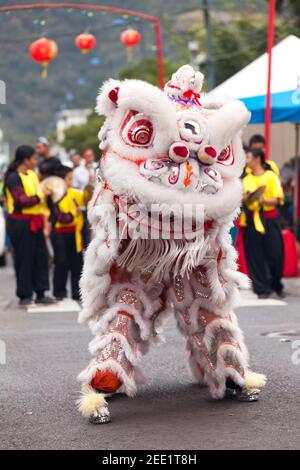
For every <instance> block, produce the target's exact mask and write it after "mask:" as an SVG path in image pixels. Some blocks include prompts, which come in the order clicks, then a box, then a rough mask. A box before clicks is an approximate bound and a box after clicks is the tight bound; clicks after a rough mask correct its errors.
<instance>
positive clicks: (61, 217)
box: [51, 165, 84, 300]
mask: <svg viewBox="0 0 300 470" xmlns="http://www.w3.org/2000/svg"><path fill="white" fill-rule="evenodd" d="M56 174H57V176H59V177H61V178H63V179H64V180H65V183H66V186H67V193H66V195H65V196H64V197H63V199H61V200H60V201H59V202H58V203H57V204H56V205H55V209H54V228H53V231H52V234H51V241H52V245H53V249H54V275H53V294H54V296H55V298H56V299H57V300H62V299H64V298H65V297H67V280H68V275H69V274H70V275H71V294H72V299H74V300H79V299H80V294H79V279H80V275H81V271H82V264H83V254H82V252H83V241H82V229H83V224H84V219H83V212H82V211H83V206H84V198H83V192H82V191H79V190H77V189H74V188H72V179H73V171H72V168H69V167H67V166H64V165H61V167H60V168H59V169H58V170H57V172H56Z"/></svg>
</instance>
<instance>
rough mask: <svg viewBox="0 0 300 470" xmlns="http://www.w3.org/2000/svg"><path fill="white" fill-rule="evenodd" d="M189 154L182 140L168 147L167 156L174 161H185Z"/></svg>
mask: <svg viewBox="0 0 300 470" xmlns="http://www.w3.org/2000/svg"><path fill="white" fill-rule="evenodd" d="M189 156H190V151H189V149H188V147H187V146H186V145H185V144H183V143H182V142H175V143H174V144H172V145H171V147H170V149H169V157H170V158H171V160H173V161H174V162H176V163H183V162H185V161H186V160H187V159H188V158H189Z"/></svg>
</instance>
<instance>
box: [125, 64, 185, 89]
mask: <svg viewBox="0 0 300 470" xmlns="http://www.w3.org/2000/svg"><path fill="white" fill-rule="evenodd" d="M180 65H182V64H175V63H172V62H170V61H168V60H165V61H164V68H165V80H166V81H167V80H168V79H169V78H170V77H171V75H172V73H174V72H175V71H176V70H177V69H178V67H180ZM124 78H136V79H138V80H145V81H146V82H149V83H152V84H153V85H157V86H158V76H157V62H156V58H154V57H148V58H147V59H145V60H143V61H141V62H139V63H138V64H135V65H133V66H131V67H127V68H125V69H123V70H121V72H120V73H119V79H120V80H124Z"/></svg>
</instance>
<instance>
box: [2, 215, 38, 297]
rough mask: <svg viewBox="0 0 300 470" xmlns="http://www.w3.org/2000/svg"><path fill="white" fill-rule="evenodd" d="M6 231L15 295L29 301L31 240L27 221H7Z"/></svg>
mask: <svg viewBox="0 0 300 470" xmlns="http://www.w3.org/2000/svg"><path fill="white" fill-rule="evenodd" d="M7 231H8V234H9V237H10V240H11V243H12V246H13V250H14V252H13V256H14V267H15V272H16V281H17V289H16V294H17V296H18V297H19V299H20V300H23V299H31V298H32V294H33V283H32V259H33V258H32V239H33V233H32V232H31V231H30V229H29V221H28V220H15V219H13V218H11V217H8V219H7Z"/></svg>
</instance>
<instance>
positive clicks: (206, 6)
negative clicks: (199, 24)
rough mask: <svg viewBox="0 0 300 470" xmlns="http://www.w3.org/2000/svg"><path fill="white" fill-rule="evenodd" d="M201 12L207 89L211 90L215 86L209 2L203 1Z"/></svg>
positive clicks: (207, 0)
mask: <svg viewBox="0 0 300 470" xmlns="http://www.w3.org/2000/svg"><path fill="white" fill-rule="evenodd" d="M202 10H203V15H204V24H205V30H206V46H207V67H208V89H209V91H210V90H213V88H215V84H216V75H215V63H214V59H213V47H212V32H211V22H210V12H209V0H203V3H202Z"/></svg>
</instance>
